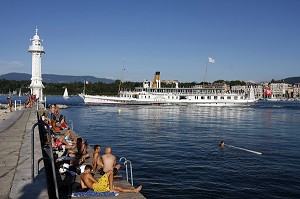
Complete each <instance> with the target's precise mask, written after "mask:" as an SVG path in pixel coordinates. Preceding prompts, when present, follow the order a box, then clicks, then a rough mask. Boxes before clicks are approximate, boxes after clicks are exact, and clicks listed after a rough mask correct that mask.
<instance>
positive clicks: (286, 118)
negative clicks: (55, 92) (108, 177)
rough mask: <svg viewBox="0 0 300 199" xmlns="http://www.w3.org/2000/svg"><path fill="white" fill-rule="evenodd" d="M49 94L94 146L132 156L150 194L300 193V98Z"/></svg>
mask: <svg viewBox="0 0 300 199" xmlns="http://www.w3.org/2000/svg"><path fill="white" fill-rule="evenodd" d="M1 97H2V96H1ZM1 97H0V103H6V98H5V99H2V98H3V97H2V98H1ZM47 100H48V103H59V104H67V105H69V109H62V110H61V113H62V114H64V115H66V117H67V119H68V120H72V121H73V123H74V129H75V131H76V132H77V133H78V134H80V135H81V136H82V137H83V138H85V139H87V140H88V143H89V144H90V145H95V144H100V145H101V146H102V149H103V150H104V148H105V147H106V146H111V147H112V148H113V153H114V154H115V155H116V156H117V159H119V158H120V157H123V156H124V157H126V158H127V159H128V160H130V161H131V162H132V164H133V177H134V185H135V186H138V185H140V184H142V185H143V189H142V194H143V195H144V196H145V197H146V198H300V153H299V151H300V150H299V146H300V102H276V103H275V102H258V103H256V104H255V105H253V106H251V107H196V106H86V105H84V104H83V102H82V100H81V99H80V98H78V97H71V98H70V99H68V100H67V101H64V100H63V98H62V97H58V96H49V97H47ZM221 140H224V141H225V147H224V148H220V147H219V146H218V144H219V142H220V141H221ZM226 144H228V145H233V146H237V147H242V148H245V149H249V150H254V151H257V152H261V153H262V155H257V154H255V153H251V152H247V151H244V150H240V149H235V148H232V147H228V146H226ZM122 174H124V173H123V172H122Z"/></svg>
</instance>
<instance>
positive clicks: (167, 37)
mask: <svg viewBox="0 0 300 199" xmlns="http://www.w3.org/2000/svg"><path fill="white" fill-rule="evenodd" d="M0 24H1V29H0V40H1V43H0V74H5V73H9V72H25V73H31V54H30V53H28V46H29V45H31V42H30V40H29V39H30V38H32V37H33V36H34V34H35V28H36V26H37V27H38V35H39V36H40V37H41V38H42V39H43V40H44V41H43V43H42V45H43V46H44V48H45V51H46V54H45V55H43V57H42V73H48V74H49V73H50V74H62V75H92V76H96V77H105V78H112V79H120V76H121V68H122V64H123V59H124V57H125V58H126V62H125V68H126V70H125V71H124V74H123V80H124V81H143V80H144V79H150V80H152V79H153V75H154V73H155V71H160V72H161V79H164V80H174V79H175V80H179V81H181V82H191V81H196V82H201V81H203V79H204V74H205V67H206V64H207V57H213V58H214V59H215V60H216V62H215V63H214V64H212V63H211V64H208V72H207V78H206V79H207V80H208V81H215V80H219V79H224V80H244V81H248V80H253V81H256V82H258V81H270V80H271V79H273V78H274V79H281V78H286V77H292V76H300V1H299V0H149V1H144V0H120V1H116V0H106V1H101V0H81V1H80V0H77V1H74V0H60V1H55V0H52V1H41V0H40V1H24V0H19V1H17V0H15V1H1V2H0Z"/></svg>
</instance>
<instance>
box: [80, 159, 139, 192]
mask: <svg viewBox="0 0 300 199" xmlns="http://www.w3.org/2000/svg"><path fill="white" fill-rule="evenodd" d="M92 171H93V167H92V166H91V165H86V166H85V168H84V172H83V173H82V174H81V175H80V184H81V187H82V188H83V189H85V188H89V189H92V190H93V191H94V192H108V191H110V192H113V191H117V192H127V193H138V192H140V191H141V189H142V185H140V186H139V187H138V188H136V189H126V188H122V187H118V186H114V185H113V179H114V176H113V172H112V171H108V172H106V173H105V174H104V175H103V176H101V177H100V178H99V179H98V180H96V179H95V178H94V177H93V176H92V175H91V172H92Z"/></svg>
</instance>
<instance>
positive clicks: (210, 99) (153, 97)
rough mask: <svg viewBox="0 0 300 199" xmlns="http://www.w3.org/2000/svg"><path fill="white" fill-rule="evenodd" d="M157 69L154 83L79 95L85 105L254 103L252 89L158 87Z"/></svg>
mask: <svg viewBox="0 0 300 199" xmlns="http://www.w3.org/2000/svg"><path fill="white" fill-rule="evenodd" d="M159 75H160V73H159V72H156V75H155V78H154V82H153V83H152V82H150V81H147V80H146V81H144V82H143V87H137V88H135V89H134V91H120V94H119V96H103V95H87V94H85V93H82V94H79V96H80V97H82V98H83V99H84V103H85V104H94V105H97V104H99V105H100V104H125V105H155V104H156V105H197V106H247V105H251V104H252V103H254V102H256V101H257V100H256V99H255V97H254V91H253V88H252V87H251V88H250V91H249V93H248V94H245V93H242V94H241V93H230V92H225V90H224V88H223V87H219V88H206V87H203V86H202V85H199V86H195V87H192V88H178V84H176V87H175V88H161V86H160V85H161V82H160V80H159Z"/></svg>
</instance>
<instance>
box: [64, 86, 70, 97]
mask: <svg viewBox="0 0 300 199" xmlns="http://www.w3.org/2000/svg"><path fill="white" fill-rule="evenodd" d="M63 98H64V99H65V100H67V99H69V93H68V89H67V87H66V88H65V92H64V95H63Z"/></svg>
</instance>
